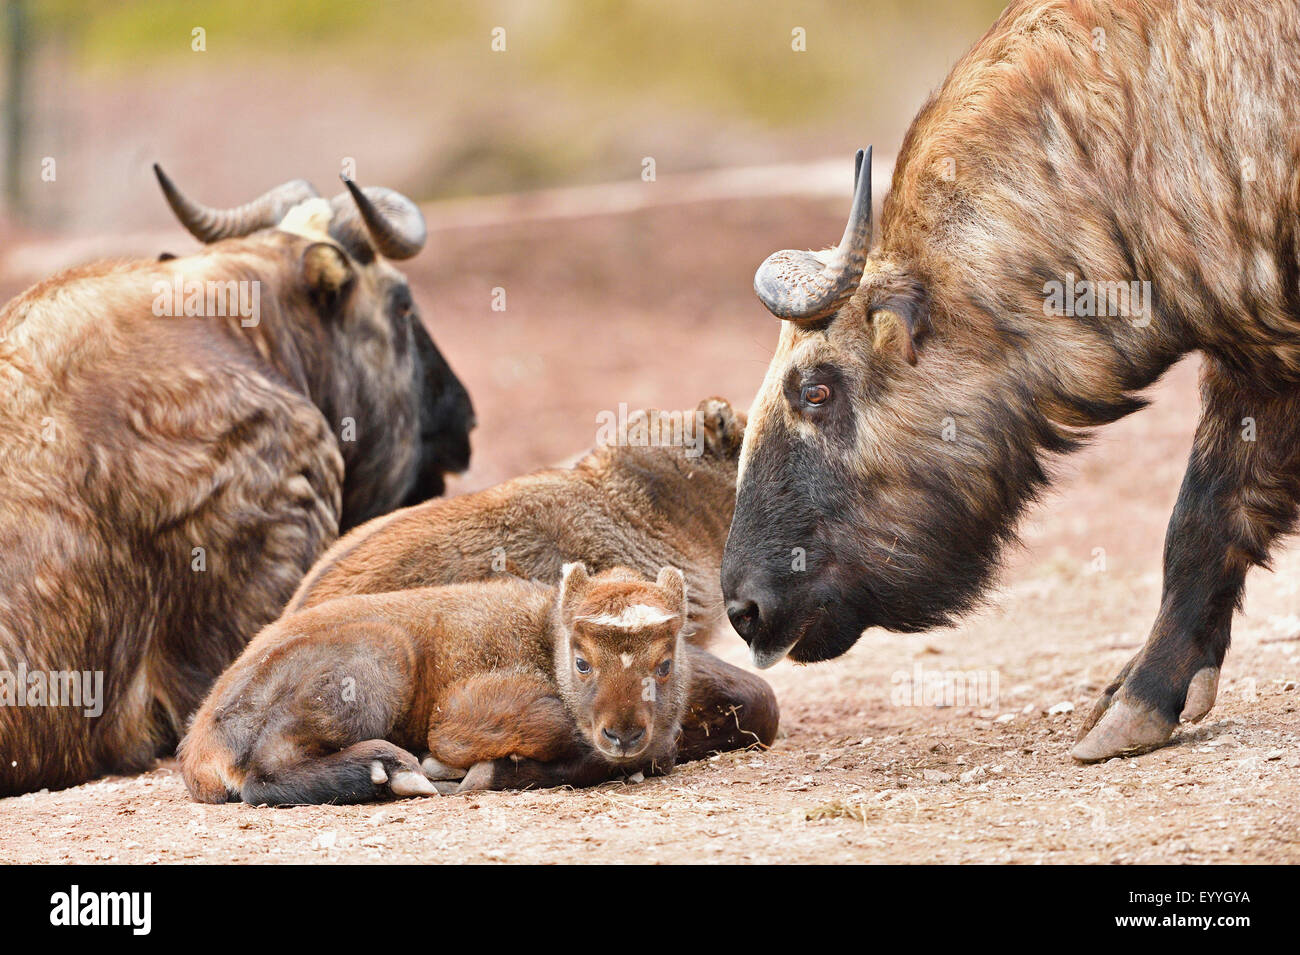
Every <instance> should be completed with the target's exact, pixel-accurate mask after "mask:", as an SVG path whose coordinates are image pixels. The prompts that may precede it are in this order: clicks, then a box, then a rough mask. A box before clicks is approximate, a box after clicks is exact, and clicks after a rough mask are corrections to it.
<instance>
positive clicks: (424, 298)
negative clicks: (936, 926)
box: [0, 200, 1300, 863]
mask: <svg viewBox="0 0 1300 955" xmlns="http://www.w3.org/2000/svg"><path fill="white" fill-rule="evenodd" d="M841 206H842V203H838V202H834V203H825V202H821V201H810V200H765V201H763V202H752V201H749V202H746V201H732V202H720V203H711V204H694V205H688V206H669V207H664V208H659V209H653V210H649V211H643V212H638V213H635V214H632V215H623V216H614V217H605V218H594V219H576V220H567V221H556V222H530V223H528V224H526V225H521V226H515V227H508V226H502V227H493V228H477V229H455V230H446V231H438V230H437V228H436V226H437V223H436V222H435V223H431V224H432V225H433V226H434V227H435V231H434V233H433V238H432V241H431V248H430V249H429V250H428V251H426V252H425V253H424V254H423V255H422V256H421V257H420V258H419V259H417V260H416V261H415V262H414V263H413V264H412V266H411V268H409V269H408V273H409V274H410V275H411V277H412V280H413V282H414V283H415V284H416V286H417V298H418V299H419V300H420V302H421V303H422V306H423V308H424V312H425V316H426V318H427V320H428V322H429V324H430V326H431V328H432V329H433V332H434V337H435V340H436V341H437V342H438V343H439V345H440V346H441V347H442V348H443V350H444V351H445V353H446V354H447V355H448V356H449V358H450V359H451V361H452V362H453V364H454V366H455V367H456V368H457V370H458V372H459V373H460V374H461V376H462V378H463V379H464V380H465V381H466V383H467V384H468V386H469V387H470V390H471V392H472V394H473V396H474V400H475V402H476V404H477V407H478V411H479V421H480V427H479V429H478V431H477V432H476V434H475V455H476V456H475V460H474V463H473V467H472V469H471V471H470V472H469V473H468V474H467V475H465V476H464V477H463V478H460V479H458V480H457V481H456V482H454V485H453V488H452V489H453V491H464V490H468V489H474V488H478V487H482V486H485V485H488V484H491V483H494V482H496V481H499V480H501V479H504V478H506V477H509V476H512V475H514V474H517V473H519V472H521V471H524V470H527V469H530V468H533V467H537V466H540V465H543V464H547V463H550V462H553V461H556V460H559V459H562V458H565V457H567V456H569V455H570V454H572V453H574V452H576V451H578V450H580V449H582V448H583V447H585V446H587V445H589V444H590V443H591V441H592V439H593V437H594V434H595V429H596V415H597V413H598V412H599V411H601V410H603V409H616V408H617V407H618V404H619V403H620V402H627V403H628V404H629V405H630V406H632V407H637V406H640V405H645V404H655V405H658V406H661V407H690V406H693V405H694V404H695V402H696V401H697V400H698V399H699V398H701V397H703V396H705V395H709V394H721V395H723V396H726V397H728V398H730V399H732V400H733V401H734V402H736V403H737V404H738V405H740V406H746V405H747V404H748V402H749V401H750V399H751V398H752V397H753V394H754V391H755V389H756V388H757V385H758V383H759V381H760V379H761V377H762V373H763V369H764V367H765V366H766V362H767V359H768V357H769V355H770V350H771V347H772V345H773V344H774V343H775V340H776V335H777V323H776V321H775V320H774V319H772V318H771V317H769V316H768V315H767V314H766V313H765V312H764V311H763V309H762V308H761V306H759V305H758V303H757V302H756V300H754V298H753V297H752V293H750V291H749V287H750V281H751V277H752V274H753V269H754V267H755V266H756V265H757V263H758V262H759V261H761V259H762V258H763V257H764V256H765V255H766V254H767V253H769V252H770V251H772V250H773V249H775V248H778V247H781V246H788V247H798V246H803V247H808V246H817V245H822V244H825V243H826V242H828V241H830V240H831V239H833V238H834V237H835V236H838V235H839V232H840V229H841V228H842V219H841V218H840V216H841V214H842V209H841V208H840V207H841ZM176 245H177V246H178V247H177V248H176V249H175V251H178V252H181V251H183V248H182V247H181V246H182V245H183V243H181V242H179V241H178V242H177V243H176ZM494 288H502V289H505V292H506V304H507V307H506V310H505V311H493V310H492V308H491V303H492V296H493V293H492V290H493V289H494ZM0 291H4V292H13V291H15V289H14V288H11V287H10V288H4V287H3V283H2V282H0ZM919 368H920V369H921V370H923V369H924V359H922V364H921V365H920V366H919ZM1195 378H1196V368H1195V361H1194V360H1192V361H1188V362H1184V363H1183V364H1182V365H1180V366H1179V367H1177V368H1175V369H1174V370H1173V371H1172V372H1171V373H1170V374H1169V375H1168V376H1167V378H1166V379H1165V380H1164V381H1163V382H1162V383H1161V384H1160V385H1159V386H1158V387H1157V388H1155V389H1154V391H1153V397H1154V399H1155V401H1154V405H1153V407H1151V408H1149V409H1147V410H1146V411H1143V412H1141V413H1140V414H1138V415H1135V416H1133V417H1131V418H1130V419H1128V420H1126V421H1123V422H1121V423H1119V424H1117V425H1113V426H1111V427H1110V428H1109V429H1108V430H1106V431H1104V432H1102V433H1101V434H1100V435H1099V436H1098V438H1097V440H1096V441H1095V443H1094V444H1093V446H1092V447H1090V448H1088V449H1087V450H1085V451H1083V452H1081V453H1079V454H1077V455H1075V456H1074V457H1072V458H1071V459H1069V460H1067V461H1063V462H1061V463H1060V466H1059V472H1060V481H1059V483H1058V486H1057V490H1056V492H1055V493H1054V494H1053V495H1052V496H1051V498H1050V499H1049V500H1047V501H1046V502H1045V503H1044V504H1043V505H1042V506H1041V507H1039V508H1038V509H1037V510H1036V511H1035V512H1034V513H1033V514H1032V515H1031V518H1030V520H1029V521H1028V522H1027V524H1026V525H1025V527H1024V538H1025V541H1024V546H1023V548H1021V549H1020V550H1019V551H1017V552H1016V553H1014V554H1013V555H1011V558H1010V560H1009V562H1008V566H1007V570H1006V573H1005V576H1004V580H1003V584H1002V586H1001V588H1000V589H999V590H998V592H997V593H996V594H994V595H993V599H992V600H991V602H990V607H989V608H988V609H987V610H986V611H984V612H982V613H981V614H979V615H977V616H975V617H973V618H971V619H970V620H969V621H967V622H966V623H965V624H964V625H963V626H961V627H958V628H955V629H952V630H945V631H937V632H933V633H930V634H925V635H918V636H899V635H892V634H887V633H880V632H870V633H868V634H866V635H865V636H864V637H863V638H862V640H861V641H860V642H859V643H858V644H857V646H856V647H855V648H854V649H853V650H852V651H851V652H850V653H849V654H848V655H847V656H845V657H842V658H841V659H839V660H837V661H833V662H830V663H823V664H818V665H815V666H811V667H796V666H794V665H792V664H789V663H782V664H780V665H779V666H777V667H776V668H775V669H773V670H772V671H770V672H769V674H768V676H769V678H770V679H771V681H772V683H773V684H774V685H775V687H776V689H777V692H778V695H779V698H780V700H781V705H782V724H783V728H782V731H781V734H780V738H779V739H778V741H777V744H776V745H775V746H774V747H773V748H772V749H771V750H770V751H767V752H745V753H733V754H727V755H722V756H718V757H716V758H714V759H712V760H708V761H704V762H700V763H695V764H689V765H684V766H681V767H679V768H678V769H677V771H676V772H674V773H673V774H672V775H670V776H667V777H663V778H658V779H650V780H647V781H644V782H640V783H636V784H632V783H618V784H611V785H606V786H602V787H600V788H596V789H591V790H585V791H576V792H574V791H547V792H527V793H493V794H479V795H475V796H472V797H444V798H437V799H418V800H405V801H400V802H390V803H383V804H373V805H366V806H345V807H328V806H326V807H301V808H290V809H259V808H255V807H251V806H245V805H238V804H237V805H226V806H201V805H198V804H196V803H193V802H191V801H190V800H189V799H188V797H187V794H186V792H185V788H184V786H183V784H182V782H181V779H180V776H179V775H178V772H177V768H176V765H175V764H174V763H173V762H170V761H164V762H161V763H160V764H159V765H158V767H157V768H156V769H155V770H154V771H152V772H149V773H146V774H144V775H142V776H139V777H135V778H120V777H112V778H107V779H102V780H98V781H95V782H92V783H89V784H87V785H84V786H79V787H76V788H73V789H69V790H66V791H62V792H53V793H48V792H42V793H37V794H31V795H26V796H20V797H15V798H10V799H3V800H0V862H5V863H13V862H78V863H80V862H86V863H93V862H123V863H174V862H208V863H226V862H240V863H244V862H358V863H381V862H609V863H619V862H654V863H671V862H756V863H779V862H819V863H842V862H1018V863H1034V862H1118V863H1154V862H1166V863H1168V862H1173V863H1184V862H1187V863H1205V862H1272V863H1279V862H1297V861H1300V808H1297V806H1298V805H1300V800H1297V789H1298V788H1300V720H1298V719H1297V715H1296V708H1297V704H1298V703H1300V690H1298V689H1297V682H1298V681H1300V615H1298V614H1300V600H1298V599H1297V581H1298V580H1300V549H1297V548H1295V547H1294V546H1292V547H1290V548H1288V549H1285V550H1283V551H1281V552H1280V553H1279V554H1278V557H1277V561H1276V567H1275V570H1274V571H1273V572H1272V573H1266V572H1262V571H1256V572H1254V573H1252V575H1251V578H1250V580H1249V584H1248V593H1247V600H1246V609H1245V613H1244V614H1242V615H1240V616H1239V617H1238V619H1237V622H1236V627H1235V639H1234V646H1233V649H1232V651H1231V652H1230V654H1229V656H1228V660H1227V663H1226V666H1225V668H1224V671H1223V679H1222V682H1221V688H1220V694H1219V702H1218V705H1217V706H1216V707H1215V709H1214V710H1213V711H1212V712H1211V714H1210V716H1209V717H1208V718H1207V719H1206V721H1205V722H1204V723H1203V724H1201V725H1200V726H1197V727H1190V728H1188V727H1185V728H1184V729H1183V730H1182V731H1181V732H1180V733H1179V734H1178V735H1177V737H1176V739H1175V741H1174V743H1173V745H1170V746H1168V747H1166V748H1164V749H1161V750H1158V751H1156V752H1153V753H1150V754H1147V755H1144V756H1140V757H1137V758H1133V759H1127V760H1111V761H1110V762H1108V763H1105V764H1102V765H1099V766H1088V767H1084V766H1078V765H1075V764H1074V763H1073V762H1072V761H1071V760H1070V759H1069V758H1068V755H1067V753H1068V750H1069V748H1070V745H1071V742H1072V740H1073V737H1074V732H1075V729H1076V727H1077V726H1078V725H1079V722H1080V720H1081V719H1082V715H1083V713H1084V712H1085V711H1086V709H1087V707H1088V705H1089V704H1090V702H1091V700H1092V698H1093V697H1094V695H1095V694H1096V693H1097V691H1098V690H1099V689H1100V688H1101V687H1102V686H1103V685H1104V684H1105V683H1106V682H1107V681H1108V680H1109V678H1110V677H1111V676H1112V675H1113V673H1114V672H1115V671H1116V670H1117V669H1118V668H1119V667H1120V666H1121V665H1122V664H1123V663H1124V662H1125V660H1126V659H1127V658H1128V656H1130V655H1131V654H1132V653H1133V652H1135V650H1136V649H1137V647H1138V646H1139V645H1140V644H1141V642H1142V640H1143V639H1144V638H1145V636H1146V631H1147V627H1148V626H1149V624H1150V621H1151V620H1152V617H1153V615H1154V612H1155V609H1156V605H1157V601H1158V599H1159V590H1160V576H1159V569H1160V550H1161V544H1162V540H1163V533H1164V525H1165V521H1166V520H1167V517H1168V514H1169V511H1170V509H1171V507H1172V505H1173V501H1174V497H1175V495H1176V493H1177V489H1178V483H1179V480H1180V477H1181V473H1182V468H1183V463H1184V461H1185V460H1186V455H1187V452H1188V449H1189V446H1190V440H1191V433H1192V429H1193V426H1194V423H1195V417H1196V395H1195ZM718 649H719V650H720V651H721V652H722V653H723V654H724V655H725V656H726V657H727V658H729V659H731V660H733V661H734V662H737V663H742V662H744V660H745V657H744V654H743V653H742V652H741V651H742V650H743V647H742V645H741V643H740V641H739V639H733V640H732V641H731V642H724V643H723V644H722V645H721V646H720V647H719V648H718ZM918 668H919V671H918ZM945 671H956V672H957V673H958V674H959V675H962V676H971V677H973V678H984V679H986V680H987V681H988V682H986V683H985V684H984V686H983V689H984V690H985V692H984V693H983V695H981V696H979V697H978V698H977V699H975V700H973V701H970V700H959V701H957V703H956V705H951V706H936V705H933V702H928V701H926V700H924V699H923V700H921V701H920V703H919V705H906V704H907V703H908V702H909V701H907V700H905V699H900V696H901V695H902V694H901V691H902V690H904V689H906V688H907V686H908V685H909V683H908V681H909V680H910V679H912V678H913V677H914V676H915V675H916V674H917V673H918V672H919V673H920V674H921V675H922V676H923V677H924V676H926V675H932V674H936V673H942V672H945ZM994 679H996V684H995V685H994V684H993V683H992V680H994Z"/></svg>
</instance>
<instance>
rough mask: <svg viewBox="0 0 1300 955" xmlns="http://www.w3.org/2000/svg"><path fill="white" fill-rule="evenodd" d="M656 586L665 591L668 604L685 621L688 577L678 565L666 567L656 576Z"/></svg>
mask: <svg viewBox="0 0 1300 955" xmlns="http://www.w3.org/2000/svg"><path fill="white" fill-rule="evenodd" d="M655 586H656V587H658V588H659V589H660V590H662V591H663V592H664V597H666V598H667V601H668V606H669V607H670V608H672V609H673V610H674V611H675V612H676V613H677V614H678V615H679V616H680V617H681V618H682V621H683V622H685V620H686V617H687V613H686V577H685V576H683V574H682V572H681V571H680V570H678V569H677V568H676V567H665V568H664V569H663V570H661V571H659V576H658V577H656V578H655Z"/></svg>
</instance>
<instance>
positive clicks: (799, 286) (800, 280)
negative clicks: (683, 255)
mask: <svg viewBox="0 0 1300 955" xmlns="http://www.w3.org/2000/svg"><path fill="white" fill-rule="evenodd" d="M853 181H854V185H855V188H854V191H853V207H852V209H851V210H850V211H849V222H848V225H847V226H845V227H844V236H843V238H841V239H840V244H839V245H837V246H836V247H835V248H833V249H827V250H826V251H824V252H802V251H798V250H795V249H784V250H782V251H780V252H774V253H772V254H771V255H769V256H768V257H767V259H766V260H765V261H764V262H763V264H762V265H760V266H759V267H758V272H756V273H755V275H754V291H755V292H757V293H758V297H759V299H760V300H762V302H763V304H764V305H765V306H767V310H768V311H769V312H771V313H772V314H773V315H775V316H776V317H777V318H784V319H788V320H789V321H792V322H813V321H817V320H819V319H822V318H825V317H826V316H827V315H830V314H832V313H833V312H834V311H835V310H836V309H837V308H838V307H839V306H840V304H841V303H842V302H843V301H844V299H846V298H847V297H848V296H849V295H851V294H852V293H853V290H854V289H855V288H857V286H858V284H859V283H860V282H861V281H862V270H863V268H864V267H865V266H866V264H867V251H868V250H869V249H870V248H871V147H870V146H868V147H867V148H866V149H865V150H863V149H859V150H858V154H857V156H856V157H855V160H854V167H853Z"/></svg>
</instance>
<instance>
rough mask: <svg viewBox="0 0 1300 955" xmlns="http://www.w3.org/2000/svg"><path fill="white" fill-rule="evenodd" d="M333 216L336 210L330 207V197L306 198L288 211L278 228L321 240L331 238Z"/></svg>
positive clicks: (306, 237)
mask: <svg viewBox="0 0 1300 955" xmlns="http://www.w3.org/2000/svg"><path fill="white" fill-rule="evenodd" d="M333 218H334V210H333V209H331V208H330V204H329V200H328V199H321V198H320V197H317V198H315V199H305V200H303V201H302V202H300V203H298V204H297V205H296V206H294V207H293V208H292V209H290V210H289V211H288V212H286V213H285V214H284V218H283V219H281V220H280V224H279V225H278V226H276V228H277V229H279V230H280V231H281V232H292V233H293V234H294V235H300V236H302V237H303V238H304V239H314V240H316V241H318V242H319V241H322V240H328V239H329V237H330V235H329V230H330V220H332V219H333Z"/></svg>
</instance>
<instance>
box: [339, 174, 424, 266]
mask: <svg viewBox="0 0 1300 955" xmlns="http://www.w3.org/2000/svg"><path fill="white" fill-rule="evenodd" d="M339 178H340V179H342V180H343V185H345V186H347V187H348V192H347V195H344V194H342V193H340V194H339V195H337V196H335V197H334V199H333V200H332V202H331V205H333V207H334V213H335V214H334V219H333V221H332V222H331V224H330V235H332V236H334V238H336V239H338V240H339V242H341V243H343V245H345V246H347V247H348V248H349V250H351V249H355V248H358V243H361V244H369V246H370V247H371V248H373V249H374V250H375V251H376V252H378V253H379V254H380V255H382V256H384V257H385V258H389V259H409V258H411V257H413V256H415V255H416V254H418V253H419V251H420V250H421V249H422V248H424V240H425V238H426V237H427V236H428V230H427V229H426V228H425V225H424V215H423V214H422V213H421V212H420V208H419V206H417V205H416V204H415V203H414V202H412V201H411V200H410V199H408V198H406V196H404V195H402V194H401V193H400V192H394V191H393V190H392V189H385V188H383V187H382V186H367V187H366V188H365V189H362V188H361V187H360V186H358V185H357V184H356V183H355V182H353V181H352V180H351V179H349V178H348V177H347V176H340V177H339ZM349 196H350V197H351V198H350V199H349V198H348V197H349ZM358 215H359V216H360V218H359V219H358Z"/></svg>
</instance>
